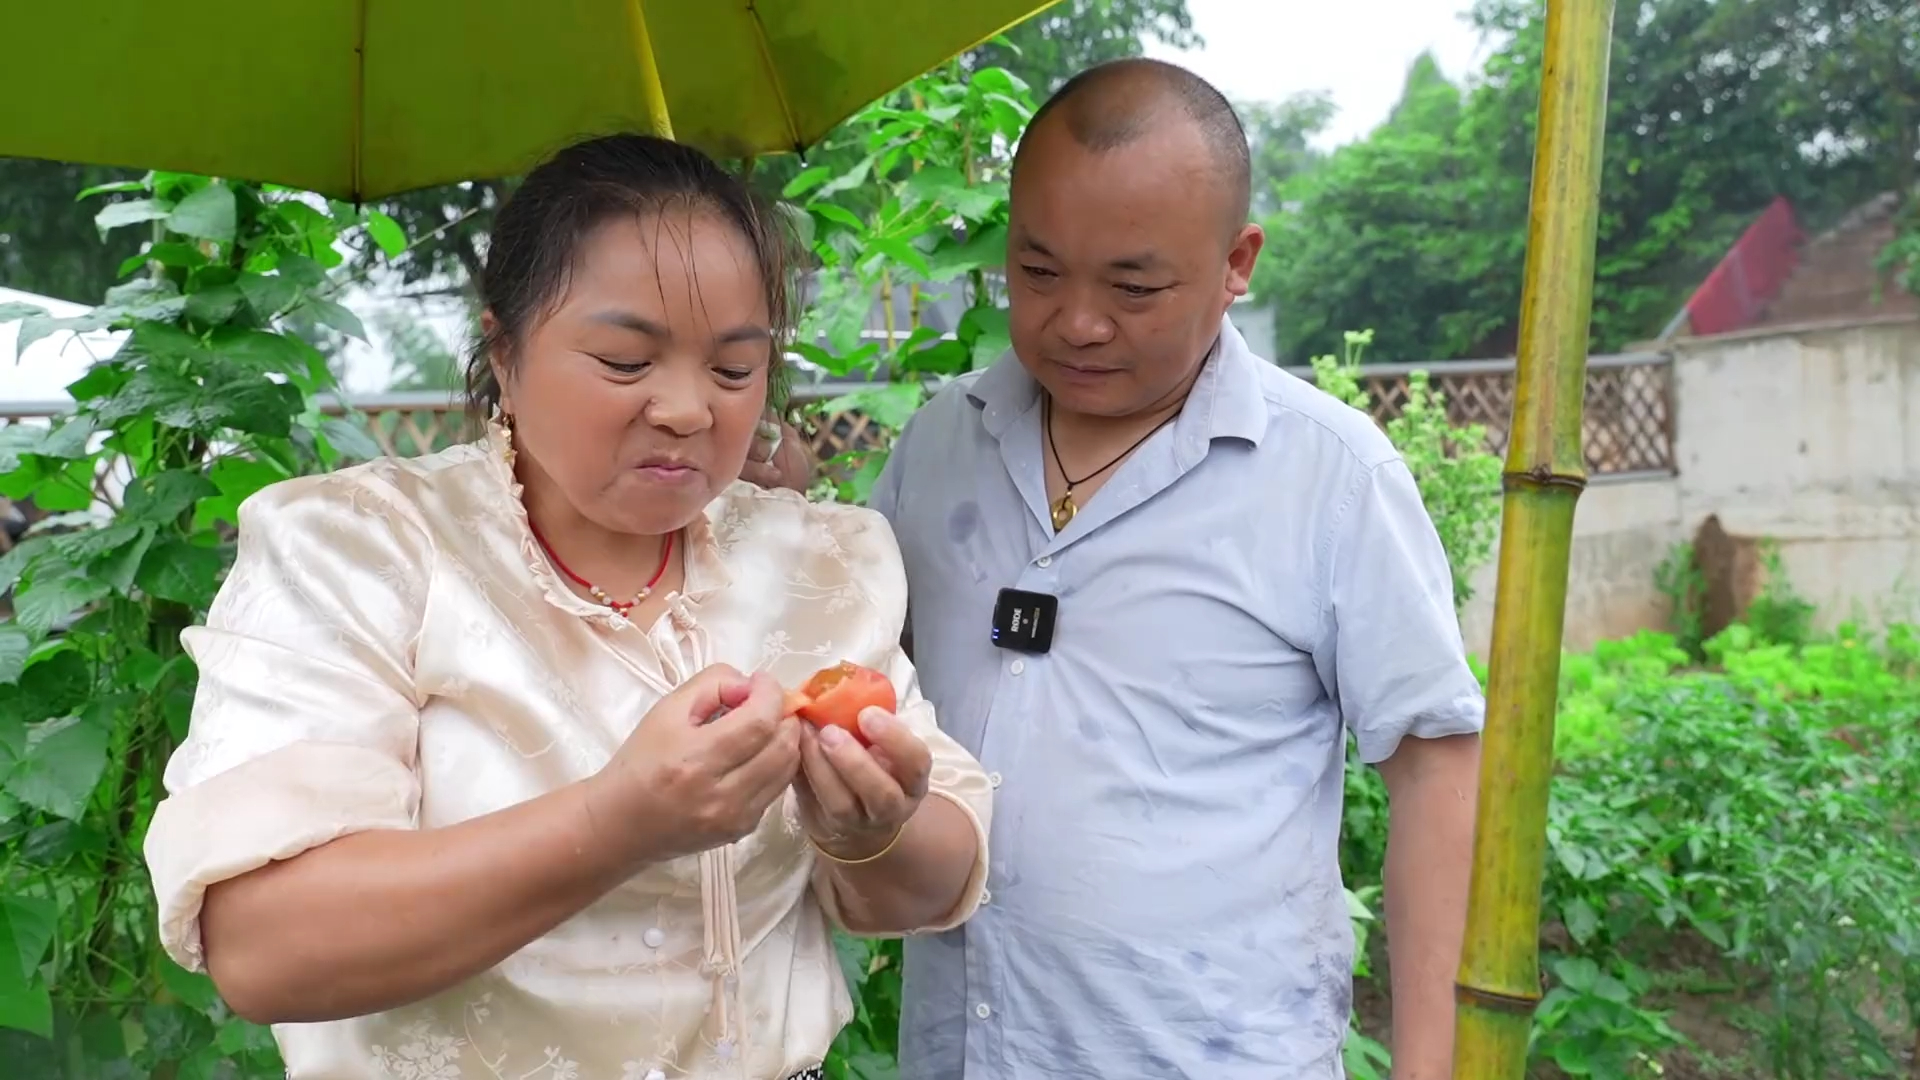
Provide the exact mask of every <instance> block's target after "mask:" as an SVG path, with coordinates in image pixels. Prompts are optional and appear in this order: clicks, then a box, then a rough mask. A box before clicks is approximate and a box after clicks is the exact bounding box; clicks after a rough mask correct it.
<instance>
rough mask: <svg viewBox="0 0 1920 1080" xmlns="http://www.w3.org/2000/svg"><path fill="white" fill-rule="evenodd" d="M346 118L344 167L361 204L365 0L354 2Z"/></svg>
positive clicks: (364, 88) (364, 135)
mask: <svg viewBox="0 0 1920 1080" xmlns="http://www.w3.org/2000/svg"><path fill="white" fill-rule="evenodd" d="M348 94H349V96H350V97H349V103H348V108H349V118H350V119H349V122H350V123H351V124H352V125H353V130H352V132H350V133H349V135H348V139H349V143H348V146H347V169H348V171H349V172H350V173H351V176H350V177H349V182H350V183H351V184H352V186H353V205H354V206H355V207H356V208H357V207H358V206H359V205H360V199H361V196H362V195H363V194H364V193H365V192H366V183H365V176H364V172H365V167H364V157H365V153H366V146H365V143H366V130H367V113H366V108H367V101H366V97H367V0H354V3H353V79H352V84H351V86H350V87H349V89H348Z"/></svg>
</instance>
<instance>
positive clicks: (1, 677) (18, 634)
mask: <svg viewBox="0 0 1920 1080" xmlns="http://www.w3.org/2000/svg"><path fill="white" fill-rule="evenodd" d="M32 651H33V635H31V634H29V633H27V632H26V630H25V629H24V628H22V627H20V626H17V625H15V624H13V623H11V622H3V623H0V686H7V685H11V684H12V683H14V682H17V681H19V679H20V673H21V672H22V671H25V670H26V667H27V654H28V653H30V652H32Z"/></svg>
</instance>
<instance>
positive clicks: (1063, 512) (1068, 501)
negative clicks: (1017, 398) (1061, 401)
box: [1042, 396, 1180, 533]
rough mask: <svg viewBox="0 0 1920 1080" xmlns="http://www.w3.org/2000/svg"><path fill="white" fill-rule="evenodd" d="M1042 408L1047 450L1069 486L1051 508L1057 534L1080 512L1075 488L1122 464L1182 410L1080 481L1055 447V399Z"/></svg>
mask: <svg viewBox="0 0 1920 1080" xmlns="http://www.w3.org/2000/svg"><path fill="white" fill-rule="evenodd" d="M1042 408H1043V410H1044V412H1045V420H1046V429H1047V449H1049V450H1051V451H1053V464H1054V466H1055V467H1056V468H1058V469H1059V470H1060V479H1061V480H1063V481H1065V482H1066V485H1067V490H1066V491H1065V492H1063V493H1061V495H1060V497H1059V498H1058V499H1055V500H1054V501H1053V504H1052V506H1051V507H1050V509H1051V511H1052V517H1053V531H1054V532H1056V533H1057V532H1061V531H1064V530H1065V529H1066V527H1067V524H1068V523H1069V522H1071V521H1072V520H1073V516H1074V515H1075V514H1077V513H1079V512H1080V506H1079V504H1078V503H1076V502H1074V501H1073V489H1074V488H1077V487H1079V486H1080V485H1081V484H1084V483H1086V482H1087V481H1089V480H1091V479H1093V478H1094V477H1096V476H1099V475H1100V474H1101V473H1103V472H1106V471H1107V470H1108V469H1111V468H1113V467H1114V466H1115V465H1118V464H1120V462H1121V461H1122V460H1123V459H1124V458H1125V457H1126V456H1127V455H1128V454H1131V453H1133V452H1134V451H1135V450H1138V449H1140V444H1142V443H1144V442H1146V441H1147V440H1148V439H1151V438H1153V436H1154V435H1155V433H1157V432H1158V431H1159V430H1160V429H1161V428H1163V427H1166V426H1167V425H1168V424H1170V423H1172V422H1173V420H1174V418H1175V417H1177V416H1179V415H1180V410H1178V409H1175V410H1174V411H1173V412H1172V413H1170V414H1168V415H1167V417H1166V418H1165V419H1163V420H1161V421H1160V422H1159V423H1157V424H1155V425H1153V427H1152V429H1151V430H1149V431H1148V432H1147V433H1146V434H1145V435H1142V436H1140V437H1139V438H1138V439H1135V440H1134V441H1133V445H1132V446H1129V447H1127V448H1126V449H1125V450H1122V451H1120V452H1119V453H1118V454H1115V455H1114V456H1113V460H1111V461H1109V462H1107V463H1106V464H1105V465H1102V466H1100V467H1099V468H1097V469H1095V470H1093V471H1092V472H1090V473H1088V474H1087V475H1085V476H1083V477H1081V478H1080V479H1078V480H1075V479H1074V478H1072V477H1071V476H1068V475H1067V463H1066V462H1065V461H1063V460H1061V458H1060V447H1058V446H1057V445H1055V444H1054V441H1053V398H1052V397H1051V396H1049V397H1047V398H1046V399H1045V400H1044V402H1043V403H1042Z"/></svg>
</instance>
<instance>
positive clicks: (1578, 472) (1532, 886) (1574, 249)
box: [1453, 0, 1613, 1080]
mask: <svg viewBox="0 0 1920 1080" xmlns="http://www.w3.org/2000/svg"><path fill="white" fill-rule="evenodd" d="M1612 23H1613V0H1547V25H1546V47H1545V51H1544V55H1543V59H1542V72H1541V81H1540V113H1539V117H1540V122H1539V136H1538V141H1537V143H1536V145H1535V148H1534V161H1533V192H1532V204H1531V207H1530V210H1529V215H1528V218H1529V220H1528V230H1527V232H1528V235H1527V263H1526V278H1525V284H1524V288H1523V291H1522V294H1521V301H1520V348H1519V356H1518V364H1517V370H1516V371H1515V373H1514V403H1513V420H1512V427H1511V429H1510V430H1511V436H1510V439H1509V442H1508V447H1507V460H1506V469H1505V472H1504V474H1503V477H1502V479H1503V487H1504V490H1505V495H1504V496H1503V506H1502V512H1501V525H1500V564H1499V584H1498V589H1497V592H1496V594H1495V599H1494V614H1493V649H1492V656H1491V657H1490V663H1489V671H1488V680H1487V727H1486V736H1485V740H1484V745H1483V747H1482V758H1481V767H1480V792H1479V812H1478V816H1477V819H1476V822H1475V825H1474V845H1473V847H1474V855H1473V884H1472V887H1471V889H1470V891H1469V898H1468V906H1467V935H1466V941H1465V948H1464V950H1463V951H1462V954H1461V961H1460V971H1459V978H1458V982H1457V984H1456V991H1457V999H1458V1002H1459V1010H1458V1022H1457V1026H1456V1031H1455V1040H1454V1067H1453V1076H1454V1080H1522V1078H1523V1077H1524V1076H1525V1075H1526V1064H1527V1037H1528V1034H1529V1030H1530V1028H1531V1027H1532V1020H1533V1013H1534V1010H1535V1008H1536V1007H1538V1005H1539V1003H1540V968H1539V963H1540V961H1539V934H1540V930H1539V927H1540V878H1541V873H1542V871H1543V869H1544V867H1545V856H1546V816H1547V789H1548V780H1549V777H1550V776H1551V773H1552V768H1553V715H1554V705H1555V697H1556V691H1557V690H1558V683H1559V678H1560V633H1561V626H1562V624H1563V622H1564V620H1565V618H1566V607H1567V554H1568V549H1569V546H1570V544H1571V541H1572V535H1573V512H1574V506H1575V504H1576V503H1577V502H1578V500H1579V497H1580V492H1581V490H1582V489H1583V488H1584V487H1585V486H1586V482H1587V477H1586V463H1585V460H1584V458H1583V456H1582V454H1581V445H1580V444H1581V439H1580V419H1581V416H1580V414H1581V406H1582V399H1583V397H1584V396H1585V390H1586V352H1587V327H1588V322H1589V320H1590V318H1591V311H1592V300H1593V261H1594V234H1595V226H1596V222H1597V219H1598V217H1599V185H1600V154H1601V141H1602V135H1603V133H1604V129H1605V122H1606V92H1607V61H1608V52H1609V49H1610V46H1611V44H1612Z"/></svg>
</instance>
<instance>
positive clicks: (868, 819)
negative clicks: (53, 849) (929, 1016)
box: [146, 136, 990, 1080]
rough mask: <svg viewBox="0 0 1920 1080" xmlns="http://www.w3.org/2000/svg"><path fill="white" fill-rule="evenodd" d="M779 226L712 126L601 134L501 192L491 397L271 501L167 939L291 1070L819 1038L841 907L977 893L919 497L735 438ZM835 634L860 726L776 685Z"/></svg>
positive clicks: (733, 1072)
mask: <svg viewBox="0 0 1920 1080" xmlns="http://www.w3.org/2000/svg"><path fill="white" fill-rule="evenodd" d="M786 258H787V254H786V247H785V243H784V240H783V234H782V233H781V231H780V229H779V227H778V224H777V216H776V214H774V213H773V212H771V211H770V210H769V209H768V208H765V207H763V206H761V205H759V204H758V203H757V202H756V201H755V199H754V198H753V197H752V196H751V195H750V194H749V192H748V191H747V189H746V188H745V187H744V186H743V185H742V184H741V183H740V182H738V181H737V180H736V179H734V178H733V177H731V176H730V175H728V174H727V173H726V172H724V171H723V170H721V169H720V168H719V167H718V166H716V165H715V164H714V163H713V162H712V161H711V160H709V159H707V158H706V157H705V156H703V155H701V154H700V153H699V152H697V151H695V150H691V149H688V148H686V147H683V146H679V145H676V144H674V143H671V142H666V141H662V140H658V139H652V138H643V137H635V136H621V137H613V138H606V139H599V140H594V141H590V142H586V143H583V144H580V145H578V146H574V147H572V148H570V149H568V150H566V151H564V152H562V153H561V154H559V155H558V156H557V157H555V158H554V159H552V160H551V161H549V162H547V163H546V164H544V165H542V166H541V167H540V168H538V169H536V170H535V171H534V172H533V173H532V174H531V175H529V176H528V177H527V179H526V181H525V183H524V184H523V185H522V186H521V187H520V189H519V190H518V191H517V192H516V193H515V194H514V196H513V198H512V199H511V200H510V201H509V202H508V203H507V205H506V206H504V207H503V208H502V209H501V211H500V214H499V220H498V223H497V225H496V227H495V231H494V234H493V238H492V246H491V248H490V250H489V252H488V257H487V268H486V273H485V275H484V280H483V282H482V292H483V294H484V299H485V303H486V313H485V317H484V320H483V327H484V330H485V337H484V340H483V341H482V343H481V346H480V348H479V349H477V350H476V353H475V357H474V364H473V367H472V370H471V372H470V376H471V377H470V379H469V382H470V385H471V389H472V392H473V396H474V398H475V402H476V404H478V405H479V406H481V407H482V408H484V409H485V410H486V411H487V414H488V415H491V416H492V418H493V419H492V420H491V422H490V423H489V425H488V433H487V436H486V437H485V438H484V439H482V440H481V441H479V442H477V443H474V444H469V445H465V446H460V447H456V448H454V449H451V450H448V451H445V452H443V453H439V454H434V455H430V456H427V457H424V458H419V459H414V460H383V461H378V462H374V463H372V464H370V465H365V466H361V467H358V468H354V469H349V470H345V471H343V472H338V473H334V474H331V475H327V476H319V477H305V478H300V479H296V480H291V481H288V482H286V483H283V484H279V485H277V486H274V487H272V488H269V489H267V490H265V491H263V492H261V493H260V494H259V495H257V496H255V497H254V498H253V499H251V500H250V501H249V502H248V503H246V504H245V506H244V507H243V509H242V511H241V515H240V517H241V521H240V550H239V554H238V557H237V559H236V562H235V564H234V568H233V572H232V574H231V575H230V576H229V577H228V579H227V581H226V584H225V586H224V587H223V589H222V590H221V593H220V596H219V599H218V600H217V602H216V603H215V604H214V606H213V609H212V611H211V613H210V615H209V617H208V620H207V625H206V626H205V627H204V628H195V629H192V630H189V631H188V632H187V633H186V634H185V635H184V642H185V645H186V647H187V649H188V651H189V652H190V653H191V654H192V656H193V658H194V660H195V661H196V663H197V664H198V665H199V669H200V691H199V697H198V699H197V700H196V702H195V706H194V714H193V723H192V731H191V734H190V736H189V737H188V739H187V741H186V743H185V745H183V746H182V747H181V748H180V750H179V752H178V754H177V755H176V756H175V757H174V759H173V760H172V761H171V762H170V763H169V765H168V769H167V774H166V783H167V788H168V791H169V797H168V798H167V799H166V800H165V801H164V802H163V803H162V804H161V805H160V807H159V809H158V810H157V811H156V813H155V815H154V820H153V825H152V829H151V831H150V832H149V834H148V837H147V841H146V845H147V856H148V861H149V863H150V865H151V868H152V873H153V878H154V884H155V889H156V891H157V893H158V896H159V903H160V921H161V929H162V932H163V937H164V940H165V943H166V947H167V949H168V951H169V953H170V954H171V955H172V956H173V957H174V958H175V959H176V960H178V961H179V962H181V963H182V964H184V965H186V966H188V967H190V968H195V969H204V970H207V971H208V972H210V974H211V975H212V977H213V979H214V982H215V983H216V984H217V985H218V986H219V988H220V990H221V992H222V994H223V995H224V996H225V997H226V999H227V1001H228V1002H229V1003H230V1004H231V1005H232V1006H233V1008H234V1009H235V1010H236V1011H237V1012H239V1013H240V1014H241V1015H242V1016H245V1017H248V1018H250V1019H254V1020H257V1021H261V1022H266V1023H273V1024H276V1025H277V1027H276V1030H275V1034H276V1037H277V1039H278V1040H279V1043H280V1046H281V1050H282V1053H283V1055H284V1057H285V1059H286V1063H287V1068H288V1074H289V1076H290V1077H293V1078H294V1080H307V1078H313V1080H362V1078H375V1077H394V1078H403V1080H415V1078H433V1080H445V1078H456V1077H459V1078H471V1077H505V1078H513V1080H665V1078H668V1077H701V1078H705V1077H740V1078H751V1080H776V1078H784V1077H789V1076H814V1075H818V1066H819V1064H820V1062H821V1061H822V1059H823V1058H824V1057H825V1055H826V1052H827V1048H828V1045H829V1044H830V1043H831V1042H832V1040H833V1038H834V1036H835V1034H836V1033H837V1032H838V1031H839V1029H840V1028H841V1026H842V1025H843V1024H844V1023H845V1022H846V1021H847V1020H848V1019H849V1017H850V1016H851V1007H850V1003H849V1000H848V997H847V993H846V989H845V986H844V984H843V982H842V980H841V976H840V972H839V967H838V964H837V962H836V959H835V956H834V950H833V945H832V942H831V939H830V936H829V933H828V928H827V927H828V921H829V920H833V921H836V922H839V923H841V924H842V925H844V926H846V927H847V928H848V929H850V930H852V931H854V932H857V933H866V934H876V935H877V934H898V933H909V932H913V931H917V930H933V929H944V928H947V927H951V926H954V925H957V924H958V923H960V922H961V921H963V920H964V919H965V918H966V917H967V916H968V915H969V914H970V913H971V912H972V910H973V909H974V907H975V906H976V905H977V904H978V903H979V902H980V898H981V896H982V894H983V892H984V890H983V887H982V886H983V882H984V879H985V875H986V831H985V829H986V826H987V824H988V814H989V806H990V790H989V785H988V782H987V780H986V778H985V777H984V775H983V774H982V773H981V771H980V768H979V765H978V764H977V763H976V762H974V761H973V760H972V759H970V758H969V757H968V756H967V754H966V753H965V751H963V750H961V749H960V748H959V747H958V746H957V745H956V744H955V743H954V742H952V741H951V740H950V739H948V738H947V737H946V736H944V735H942V734H941V732H940V731H939V729H938V728H937V727H936V726H935V724H934V720H933V717H932V716H931V714H930V709H929V708H928V706H927V705H926V704H925V702H924V701H923V700H922V699H921V698H920V696H919V693H918V690H917V688H916V685H915V681H914V676H913V671H912V668H911V666H910V664H909V662H908V661H907V659H906V657H905V656H904V655H903V653H902V652H901V651H900V649H899V646H898V639H899V636H900V630H901V625H902V621H903V619H904V615H905V607H906V594H905V579H904V575H903V572H902V569H901V564H900V557H899V553H898V551H897V549H896V548H895V546H894V541H893V538H892V534H891V533H890V532H889V531H888V530H887V528H886V526H885V525H884V523H883V522H882V521H881V519H880V518H879V517H878V516H877V515H875V514H873V513H871V512H869V511H866V510H864V509H858V508H853V507H846V506H817V505H812V504H809V503H807V502H806V501H805V500H804V499H803V498H801V497H800V496H799V495H798V494H796V493H794V492H791V491H776V492H768V491H763V490H761V489H758V488H756V487H754V486H752V485H750V484H747V483H744V482H740V481H739V480H738V479H737V478H738V476H739V474H740V471H741V468H742V465H743V463H744V462H745V460H746V458H747V455H748V450H749V446H750V444H751V443H753V441H754V436H755V430H756V426H757V423H756V422H757V421H758V420H759V418H760V417H761V415H762V414H763V412H764V411H765V409H766V404H767V397H768V389H769V386H770V384H771V383H772V382H773V380H774V379H775V378H776V365H777V363H778V360H779V357H780V355H781V351H780V343H781V342H782V341H783V340H785V337H786V334H787V331H788V329H789V313H788V305H787V296H786V292H785V287H786V275H787V264H786V261H785V260H786ZM841 660H852V661H855V662H857V663H862V664H866V665H868V666H870V667H875V668H878V669H880V670H882V671H884V672H886V673H887V674H888V675H889V676H890V677H891V679H892V680H893V682H894V684H895V686H896V688H897V690H898V691H899V694H900V701H901V702H902V705H901V708H900V711H899V714H898V715H897V716H890V715H886V714H884V713H876V712H873V711H869V712H868V713H867V714H866V715H864V716H863V717H862V728H863V734H864V735H865V736H866V738H867V739H868V740H870V741H871V744H872V749H871V750H869V749H868V748H867V747H865V746H863V745H862V744H861V741H860V740H857V739H855V738H854V737H852V736H850V735H848V734H847V733H845V732H842V731H840V730H838V729H824V730H819V731H816V730H815V729H813V728H811V727H810V726H808V725H806V724H804V723H802V722H801V721H799V720H796V719H794V718H792V717H790V716H785V715H783V713H784V709H783V707H782V701H781V698H782V684H784V685H786V686H795V685H798V684H799V683H800V682H802V681H803V680H804V679H805V678H806V677H807V676H808V675H809V674H810V673H811V672H813V671H814V670H816V669H818V668H821V667H825V666H828V665H830V664H834V663H837V662H839V661H841ZM747 671H752V672H755V674H753V675H751V676H748V675H745V674H742V672H747ZM927 795H932V796H934V797H933V798H926V797H925V796H927Z"/></svg>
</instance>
